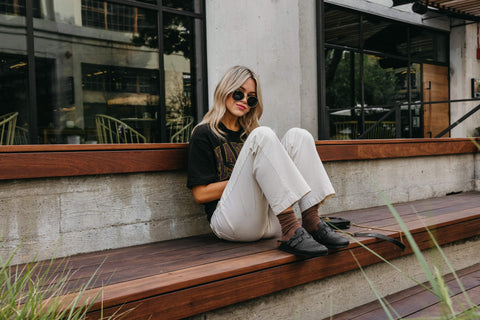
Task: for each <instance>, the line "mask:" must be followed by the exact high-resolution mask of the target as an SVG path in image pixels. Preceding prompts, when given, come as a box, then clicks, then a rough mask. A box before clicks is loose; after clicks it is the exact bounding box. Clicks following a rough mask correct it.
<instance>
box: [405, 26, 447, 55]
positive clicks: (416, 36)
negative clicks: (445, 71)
mask: <svg viewBox="0 0 480 320" xmlns="http://www.w3.org/2000/svg"><path fill="white" fill-rule="evenodd" d="M410 34H411V36H410V38H411V43H410V51H411V55H412V58H413V59H420V60H424V61H436V62H443V63H445V62H447V57H448V35H446V34H444V33H440V32H434V31H431V30H426V29H421V28H415V27H412V28H411V31H410Z"/></svg>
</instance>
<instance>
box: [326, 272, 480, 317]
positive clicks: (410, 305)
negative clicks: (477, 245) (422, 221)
mask: <svg viewBox="0 0 480 320" xmlns="http://www.w3.org/2000/svg"><path fill="white" fill-rule="evenodd" d="M456 273H457V275H458V277H459V278H460V279H461V281H462V284H463V286H464V288H465V289H466V290H467V292H470V297H471V298H473V299H478V297H479V295H478V291H477V290H478V288H479V287H480V281H479V277H480V264H476V265H473V266H470V267H468V268H465V269H463V270H460V271H458V272H456ZM444 280H445V282H446V284H447V285H448V287H449V288H450V289H451V290H452V294H453V296H455V297H456V298H458V296H459V294H460V293H461V289H460V287H459V286H458V284H457V282H456V280H455V278H454V277H453V275H452V274H448V275H446V276H445V277H444ZM424 284H425V285H427V286H428V283H424ZM472 289H473V290H475V291H472ZM385 298H386V300H387V301H388V303H389V304H390V305H391V307H392V308H393V310H395V311H396V313H397V314H398V315H399V316H400V317H407V318H408V317H421V316H429V317H432V316H435V315H437V314H438V313H435V312H437V311H438V310H436V309H435V308H436V307H438V298H436V297H435V296H434V295H433V294H432V293H430V292H428V291H427V290H425V289H424V288H423V287H421V286H418V285H417V286H414V287H412V288H409V289H406V290H402V291H400V292H398V293H395V294H392V295H390V296H387V297H385ZM474 301H476V302H475V303H480V301H478V302H477V300H474ZM429 308H431V309H429ZM427 309H429V310H427ZM423 310H425V311H423ZM386 316H387V315H386V313H385V311H384V310H383V308H382V306H381V305H380V303H379V302H378V301H373V302H371V303H367V304H365V305H362V306H360V307H357V308H354V309H352V310H349V311H346V312H342V313H340V314H337V315H334V316H333V317H329V318H328V319H332V320H371V319H384V318H385V317H386ZM324 320H327V319H324Z"/></svg>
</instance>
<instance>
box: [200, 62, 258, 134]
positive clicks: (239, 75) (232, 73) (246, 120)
mask: <svg viewBox="0 0 480 320" xmlns="http://www.w3.org/2000/svg"><path fill="white" fill-rule="evenodd" d="M249 78H252V79H253V80H254V81H255V86H256V94H257V99H258V103H257V105H256V107H255V108H251V109H250V111H249V112H248V113H247V114H245V115H244V116H242V117H241V118H239V119H238V120H239V123H240V126H241V127H242V128H243V130H244V131H245V132H244V135H245V136H246V135H248V134H250V132H252V130H253V129H255V128H256V127H258V126H259V124H258V120H259V119H260V117H261V116H262V113H263V102H262V93H261V90H260V83H259V81H258V76H257V75H256V74H255V73H254V72H253V71H252V70H250V69H248V68H247V67H244V66H234V67H232V68H230V69H229V70H228V71H227V72H226V73H225V74H224V76H223V77H222V79H221V80H220V82H219V83H218V84H217V87H216V88H215V92H214V94H213V106H212V107H211V108H210V110H209V111H208V112H207V113H206V114H205V116H204V117H203V119H202V121H201V122H200V123H199V124H198V125H201V124H204V123H208V124H209V125H210V128H211V129H212V131H213V133H215V135H217V136H218V137H219V138H221V139H224V138H225V132H223V131H222V130H221V129H220V128H219V125H220V122H221V120H222V118H223V116H224V115H225V112H226V110H227V107H226V101H227V97H228V95H229V94H231V93H232V92H233V91H235V90H236V89H238V88H240V87H241V86H242V84H244V83H245V81H247V80H248V79H249ZM242 138H245V137H242Z"/></svg>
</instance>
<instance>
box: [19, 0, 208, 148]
mask: <svg viewBox="0 0 480 320" xmlns="http://www.w3.org/2000/svg"><path fill="white" fill-rule="evenodd" d="M107 1H108V2H110V3H116V4H121V5H126V6H133V7H138V8H142V9H148V10H153V11H156V12H157V21H158V25H157V32H158V35H162V34H163V13H164V12H168V13H173V14H178V15H183V16H188V17H191V18H194V19H195V26H198V30H197V29H195V31H197V32H198V34H195V37H194V44H195V47H196V50H195V56H193V57H192V63H193V64H194V66H195V70H194V71H193V72H192V84H193V83H194V85H195V89H196V90H195V92H194V93H193V94H194V97H195V98H196V99H195V101H196V104H197V108H196V109H197V111H196V113H195V114H194V117H195V118H196V120H197V121H198V120H199V119H201V117H202V116H203V114H205V112H207V111H208V89H207V83H208V82H207V54H206V51H207V47H206V22H205V19H206V18H205V0H194V1H195V6H196V7H197V8H198V12H191V11H186V10H179V9H174V8H169V7H165V6H163V4H162V0H157V4H150V3H144V2H140V1H134V0H107ZM26 41H27V60H28V93H29V94H28V97H27V103H28V105H29V113H30V115H29V116H30V119H29V120H30V121H29V122H30V123H31V125H30V127H29V133H30V141H29V143H30V144H37V143H38V142H39V141H38V124H37V119H38V110H37V98H36V96H37V93H36V80H35V73H36V70H35V37H34V27H33V0H26ZM197 46H200V47H197ZM163 49H164V45H163V37H162V36H159V37H158V67H159V74H160V81H159V88H158V89H159V94H160V97H162V98H161V99H160V106H159V117H158V128H160V132H159V133H160V137H161V139H162V142H168V139H167V138H168V137H167V132H166V131H167V130H166V126H165V123H166V108H165V106H166V101H165V70H164V60H163Z"/></svg>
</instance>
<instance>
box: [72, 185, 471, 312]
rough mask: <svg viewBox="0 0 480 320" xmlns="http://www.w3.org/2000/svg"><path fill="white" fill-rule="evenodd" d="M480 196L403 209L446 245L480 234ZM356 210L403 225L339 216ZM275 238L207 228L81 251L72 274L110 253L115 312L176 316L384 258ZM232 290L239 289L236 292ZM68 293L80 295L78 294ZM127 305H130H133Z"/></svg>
mask: <svg viewBox="0 0 480 320" xmlns="http://www.w3.org/2000/svg"><path fill="white" fill-rule="evenodd" d="M479 196H480V193H478V192H473V193H465V194H457V195H451V196H448V197H442V198H438V199H427V200H419V201H414V202H411V203H404V204H400V205H398V209H397V210H398V211H399V213H400V214H401V215H402V216H403V217H404V218H406V220H408V222H407V225H408V226H409V227H410V228H411V230H412V232H413V235H414V237H415V239H416V241H417V243H418V245H419V247H420V248H421V249H427V248H430V247H431V246H432V241H431V239H430V237H429V235H428V234H427V233H426V230H425V227H426V226H425V225H424V223H422V222H420V220H419V216H420V217H422V216H426V220H425V221H426V223H427V226H428V227H429V228H431V229H432V230H433V231H434V232H435V236H436V238H437V241H438V242H439V243H440V244H446V243H451V242H452V241H457V240H462V239H466V238H470V237H473V236H478V235H479V234H480V228H478V226H479V225H480V210H478V208H479V207H480V203H479V202H478V199H479V198H480V197H479ZM413 204H414V205H415V207H416V208H422V210H423V212H422V214H420V215H417V214H412V207H411V205H413ZM455 205H458V206H459V207H460V210H458V211H455ZM396 206H397V205H396ZM475 206H476V207H475ZM432 208H434V209H433V210H432ZM359 212H361V214H359ZM356 213H357V215H358V219H359V220H358V222H361V223H362V222H363V220H362V219H363V218H364V217H366V218H367V219H372V218H373V217H374V216H375V215H376V217H377V220H378V221H380V222H381V223H380V224H379V225H380V226H383V227H385V226H386V227H391V228H398V226H397V225H396V223H394V222H393V220H392V218H391V213H390V212H389V210H388V208H386V207H377V208H373V209H371V210H370V209H362V210H357V211H350V212H345V213H338V215H339V216H346V217H357V215H356ZM372 222H373V221H372ZM351 229H352V230H355V228H351ZM378 232H379V233H384V234H387V235H391V236H393V237H396V238H397V239H398V238H399V235H398V233H395V232H392V231H378ZM357 240H359V241H361V242H362V243H363V244H364V245H367V246H368V247H369V248H371V249H372V250H374V251H375V252H378V253H379V254H380V255H382V256H383V257H385V258H386V259H392V258H396V257H400V256H404V255H408V254H411V252H412V250H411V248H410V247H409V246H407V248H406V250H405V251H403V252H402V251H401V250H400V249H399V248H398V247H396V246H394V245H393V244H391V243H388V242H385V241H380V240H377V239H374V238H357ZM275 244H276V239H269V240H262V241H259V242H255V243H232V242H227V241H220V240H218V239H216V238H215V237H213V236H212V235H206V236H201V237H191V238H186V239H178V240H172V241H165V242H161V243H155V244H148V245H143V246H135V247H131V248H122V249H114V250H108V251H103V252H96V253H91V254H83V255H78V256H74V257H71V258H69V259H68V267H69V268H71V269H72V270H76V272H77V274H76V275H75V277H76V279H75V281H72V286H73V284H74V283H80V284H81V283H85V281H86V279H87V278H88V277H89V275H90V274H91V273H92V272H93V270H95V268H97V267H98V265H100V263H102V261H103V257H108V259H107V261H105V263H104V265H103V266H102V268H101V270H100V271H99V279H100V280H98V279H97V281H98V282H97V284H101V283H102V281H103V280H105V279H108V280H109V282H108V285H105V286H104V288H103V305H104V307H105V308H107V311H108V312H114V311H115V310H116V309H117V308H118V306H120V305H122V304H124V303H126V306H125V307H124V308H130V307H134V306H138V305H139V304H141V303H142V308H141V309H142V310H143V308H144V306H145V305H143V303H145V304H146V306H147V309H146V310H144V311H141V312H140V313H138V315H139V317H141V316H145V313H149V312H150V313H151V314H155V313H157V312H158V313H163V312H173V315H172V317H177V316H178V317H180V318H181V317H187V316H190V315H194V314H195V313H197V312H205V311H208V310H211V309H210V308H219V307H222V306H226V305H229V304H231V303H234V302H240V301H244V300H245V299H250V298H252V297H258V296H261V295H263V294H267V293H271V292H275V291H277V290H282V289H285V288H289V287H292V286H295V285H298V284H303V283H307V282H310V281H315V280H318V279H322V278H325V277H328V276H333V275H336V274H339V273H342V272H345V271H349V270H353V269H356V264H355V262H354V261H353V258H352V255H351V253H354V254H355V256H356V257H357V259H359V261H360V262H361V264H362V265H364V266H367V265H370V264H373V263H376V262H378V261H379V259H378V258H377V257H375V256H374V255H372V254H371V253H370V252H368V251H367V250H365V249H364V248H363V247H361V246H360V245H359V244H358V243H351V245H350V246H349V247H348V248H346V249H342V250H338V251H335V252H333V253H331V254H330V255H328V256H326V257H319V258H313V259H301V258H298V257H295V256H293V255H290V254H287V253H284V252H282V251H279V250H277V249H276V248H275ZM299 274H301V276H300V277H299ZM273 279H275V280H273ZM263 281H265V283H264V282H263ZM271 282H272V283H271ZM103 284H105V283H103ZM230 286H232V288H230ZM72 288H73V287H72ZM242 288H243V289H242ZM99 290H100V289H99V288H94V289H91V290H89V291H88V292H87V296H94V295H95V294H96V293H97V292H99ZM184 294H186V295H187V300H186V301H189V302H188V303H187V302H186V303H187V304H188V305H184V304H183V303H184V302H183V299H184V298H183V295H184ZM230 294H232V295H234V296H233V297H230V296H229V295H230ZM68 297H70V298H72V297H73V295H69V296H68ZM208 299H214V300H215V301H214V302H212V301H208ZM177 300H178V301H177ZM180 300H182V301H180ZM175 301H177V302H178V303H180V305H178V303H177V302H175ZM166 303H177V304H176V307H175V310H171V308H170V307H169V306H167V305H166ZM189 303H192V305H193V306H190V305H189ZM99 307H100V301H97V303H96V304H95V306H94V309H93V310H92V312H93V313H92V318H95V316H97V315H98V314H97V313H95V312H96V311H95V310H98V308H99ZM124 308H123V309H122V310H125V309H124ZM172 308H173V306H172ZM177 309H179V310H180V311H179V310H177ZM135 315H137V311H136V312H135ZM169 316H170V315H169Z"/></svg>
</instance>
